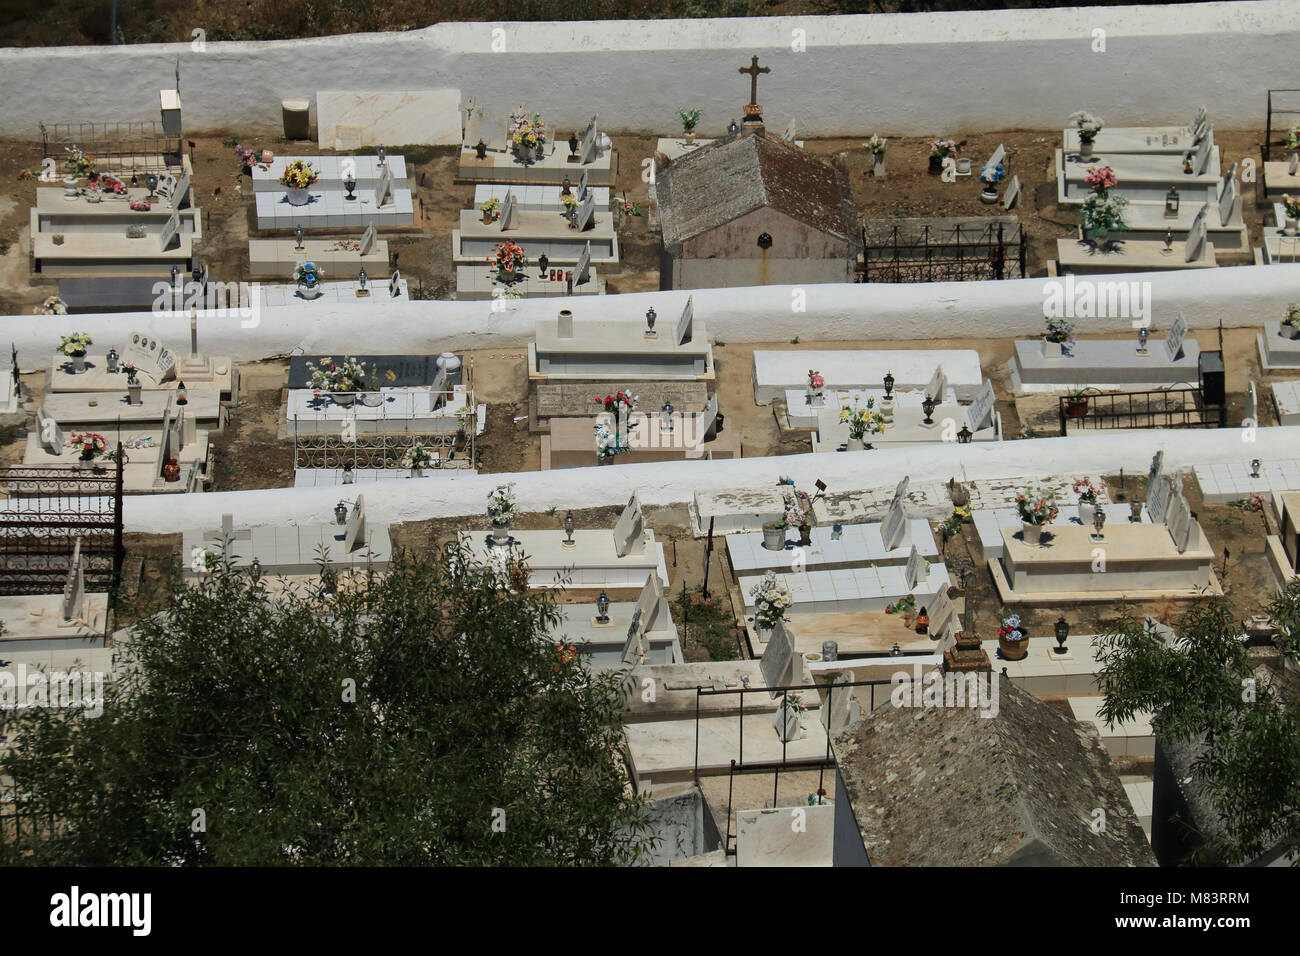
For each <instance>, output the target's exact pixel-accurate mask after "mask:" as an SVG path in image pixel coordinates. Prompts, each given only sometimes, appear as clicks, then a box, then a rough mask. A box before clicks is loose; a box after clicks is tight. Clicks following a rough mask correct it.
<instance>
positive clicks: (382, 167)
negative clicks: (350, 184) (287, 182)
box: [253, 156, 415, 261]
mask: <svg viewBox="0 0 1300 956" xmlns="http://www.w3.org/2000/svg"><path fill="white" fill-rule="evenodd" d="M295 160H302V161H304V162H306V163H309V164H310V165H311V166H312V168H313V169H315V170H316V173H317V179H316V182H315V184H314V185H312V186H311V187H310V189H309V190H308V193H309V195H310V201H309V202H308V203H307V204H306V205H303V206H295V205H292V204H291V203H290V202H289V200H288V197H287V191H286V189H285V187H284V186H281V185H280V182H279V179H280V176H281V175H283V173H284V169H285V166H287V165H288V164H289V163H291V162H293V161H295ZM349 174H350V175H351V176H352V177H353V178H354V179H355V180H356V187H355V188H354V189H353V191H352V193H351V195H352V196H353V197H354V198H352V199H348V198H347V197H348V195H349V193H348V191H347V189H346V187H345V186H344V182H345V180H346V178H347V176H348V175H349ZM385 183H390V184H391V194H390V195H389V196H387V197H384V198H386V199H387V200H388V201H387V202H386V203H385V204H383V205H381V204H380V200H381V197H380V196H379V194H378V193H379V189H380V187H381V186H383V185H384V184H385ZM253 195H254V202H255V206H256V212H257V227H258V228H259V229H268V230H285V229H289V230H291V229H294V228H295V227H297V226H301V227H302V228H303V229H362V228H364V227H366V226H371V225H373V226H375V227H377V228H383V227H392V226H410V225H414V223H415V206H414V202H413V194H412V190H411V186H410V180H409V178H408V174H407V169H406V160H405V159H403V157H401V156H386V157H385V159H384V162H383V163H380V162H379V158H378V157H377V156H277V157H276V158H275V159H274V160H273V161H272V162H271V163H270V164H269V165H265V166H264V165H261V164H259V165H257V166H254V167H253ZM313 261H315V260H313Z"/></svg>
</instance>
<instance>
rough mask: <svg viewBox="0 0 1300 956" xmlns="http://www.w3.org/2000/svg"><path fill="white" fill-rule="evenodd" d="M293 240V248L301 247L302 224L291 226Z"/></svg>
mask: <svg viewBox="0 0 1300 956" xmlns="http://www.w3.org/2000/svg"><path fill="white" fill-rule="evenodd" d="M293 241H294V243H295V245H294V248H295V249H302V226H294V227H293Z"/></svg>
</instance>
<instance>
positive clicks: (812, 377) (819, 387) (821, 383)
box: [808, 368, 826, 408]
mask: <svg viewBox="0 0 1300 956" xmlns="http://www.w3.org/2000/svg"><path fill="white" fill-rule="evenodd" d="M825 396H826V379H824V378H822V373H821V372H819V371H817V370H816V369H812V368H810V369H809V370H808V404H809V405H811V406H812V407H813V408H821V406H822V402H823V400H824V398H825Z"/></svg>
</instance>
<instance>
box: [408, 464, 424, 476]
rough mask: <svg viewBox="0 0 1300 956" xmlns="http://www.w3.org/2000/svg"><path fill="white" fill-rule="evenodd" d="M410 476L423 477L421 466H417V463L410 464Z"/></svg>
mask: <svg viewBox="0 0 1300 956" xmlns="http://www.w3.org/2000/svg"><path fill="white" fill-rule="evenodd" d="M411 477H412V478H423V477H424V469H423V468H421V467H419V466H418V465H412V466H411Z"/></svg>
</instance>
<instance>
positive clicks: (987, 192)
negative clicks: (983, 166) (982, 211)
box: [980, 184, 998, 206]
mask: <svg viewBox="0 0 1300 956" xmlns="http://www.w3.org/2000/svg"><path fill="white" fill-rule="evenodd" d="M997 201H998V187H997V186H994V185H992V184H985V186H984V188H983V189H981V190H980V202H982V203H984V204H985V205H986V206H991V205H993V204H994V203H995V202H997Z"/></svg>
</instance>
